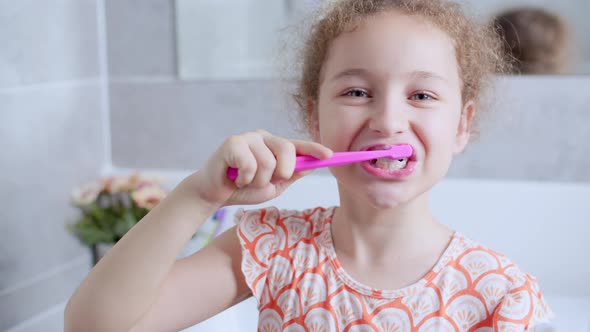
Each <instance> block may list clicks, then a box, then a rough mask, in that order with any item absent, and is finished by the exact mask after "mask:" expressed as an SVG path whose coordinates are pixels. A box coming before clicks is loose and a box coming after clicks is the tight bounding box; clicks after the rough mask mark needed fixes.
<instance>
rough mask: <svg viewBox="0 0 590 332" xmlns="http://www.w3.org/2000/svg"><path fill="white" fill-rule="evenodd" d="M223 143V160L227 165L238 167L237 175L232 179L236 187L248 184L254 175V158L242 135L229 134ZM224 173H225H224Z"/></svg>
mask: <svg viewBox="0 0 590 332" xmlns="http://www.w3.org/2000/svg"><path fill="white" fill-rule="evenodd" d="M225 145H226V146H227V150H226V151H227V152H226V153H224V154H223V155H224V159H225V160H224V161H225V163H226V164H227V165H228V166H229V167H233V168H237V169H238V177H237V178H236V180H235V181H234V183H235V185H236V186H237V187H238V188H241V187H243V186H246V185H248V184H249V183H251V182H252V180H253V179H254V175H256V168H257V166H256V165H257V163H256V158H255V157H254V155H253V154H252V152H251V151H250V147H249V146H248V142H247V140H246V139H245V138H244V137H240V136H231V137H229V138H228V139H227V141H226V143H225ZM224 174H225V173H224Z"/></svg>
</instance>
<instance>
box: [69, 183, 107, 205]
mask: <svg viewBox="0 0 590 332" xmlns="http://www.w3.org/2000/svg"><path fill="white" fill-rule="evenodd" d="M101 190H102V185H100V184H99V183H97V182H92V183H89V184H86V185H84V186H82V187H80V188H76V189H74V191H73V192H72V203H74V205H75V206H86V205H88V204H90V203H92V202H94V200H95V199H96V198H97V197H98V194H100V192H101Z"/></svg>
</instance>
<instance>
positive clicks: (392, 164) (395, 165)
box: [369, 157, 409, 171]
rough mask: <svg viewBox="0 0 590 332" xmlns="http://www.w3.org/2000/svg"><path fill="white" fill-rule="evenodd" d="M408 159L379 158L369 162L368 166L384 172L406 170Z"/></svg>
mask: <svg viewBox="0 0 590 332" xmlns="http://www.w3.org/2000/svg"><path fill="white" fill-rule="evenodd" d="M408 160H409V159H408V158H403V159H391V158H387V157H386V158H379V159H373V160H371V161H369V164H371V166H373V167H375V168H379V169H382V170H385V171H398V170H400V169H404V168H406V166H407V165H408Z"/></svg>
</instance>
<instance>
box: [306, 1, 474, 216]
mask: <svg viewBox="0 0 590 332" xmlns="http://www.w3.org/2000/svg"><path fill="white" fill-rule="evenodd" d="M458 68H459V67H458V64H457V59H456V55H455V50H454V45H453V42H452V40H451V39H450V37H449V36H448V35H447V34H445V33H444V32H443V31H441V30H439V29H437V28H436V27H434V26H433V25H431V24H429V23H427V22H425V21H424V20H422V19H420V18H418V17H415V16H407V15H403V14H400V13H397V12H387V13H383V14H380V15H376V16H372V17H369V18H367V19H365V20H364V22H363V23H362V24H361V25H359V27H358V28H357V29H355V30H354V31H352V32H345V33H343V34H341V35H340V36H338V37H337V38H336V39H335V40H334V41H333V42H332V44H331V46H330V49H329V51H328V54H327V56H326V60H325V62H324V65H323V67H322V72H321V77H320V88H319V96H318V100H317V102H316V103H315V104H314V105H313V106H312V107H313V110H314V112H313V114H314V116H312V117H311V123H310V126H311V130H312V134H313V135H314V139H315V140H316V141H318V142H321V143H322V144H324V145H326V146H328V147H329V148H331V149H332V150H334V151H358V150H368V149H382V148H385V147H386V146H391V145H394V144H410V145H411V146H412V147H413V149H414V155H413V156H412V157H411V158H409V160H408V161H407V163H406V162H404V161H402V162H401V163H397V165H395V164H391V163H388V162H384V161H386V160H379V161H378V162H377V163H374V162H364V163H357V164H352V165H347V166H341V167H336V168H332V169H331V171H332V173H333V174H334V176H336V178H337V179H338V181H339V183H340V186H341V187H344V189H345V190H346V192H348V193H349V194H350V195H352V196H354V197H358V198H361V199H365V200H366V199H368V200H369V202H370V203H371V205H373V206H374V207H380V208H387V207H393V206H396V205H399V204H403V203H404V202H408V201H410V200H412V199H413V198H414V197H416V196H418V195H420V194H422V193H424V192H426V191H427V190H429V189H430V188H431V187H432V186H433V185H434V184H435V183H436V182H438V181H439V180H440V179H441V178H442V177H443V176H444V175H445V174H446V172H447V170H448V168H449V166H450V164H451V160H452V157H453V155H454V154H456V153H459V152H461V151H462V150H463V148H464V147H465V145H466V143H467V141H468V138H469V133H468V129H469V128H468V127H469V124H470V121H471V115H472V114H473V103H471V102H467V103H465V105H463V104H462V100H461V82H460V78H459V69H458ZM404 164H405V166H404ZM399 167H403V168H402V169H400V170H397V169H398V168H399ZM392 169H395V170H394V171H392Z"/></svg>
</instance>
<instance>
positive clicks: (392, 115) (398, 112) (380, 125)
mask: <svg viewBox="0 0 590 332" xmlns="http://www.w3.org/2000/svg"><path fill="white" fill-rule="evenodd" d="M409 126H410V124H409V119H408V115H407V114H406V112H404V105H403V104H402V103H396V102H393V101H386V100H383V101H381V102H377V103H375V106H374V108H373V109H372V110H371V114H370V119H369V128H370V129H371V130H372V131H374V132H377V133H379V134H380V135H382V136H394V135H396V134H401V133H404V132H406V131H407V130H408V128H409Z"/></svg>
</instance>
